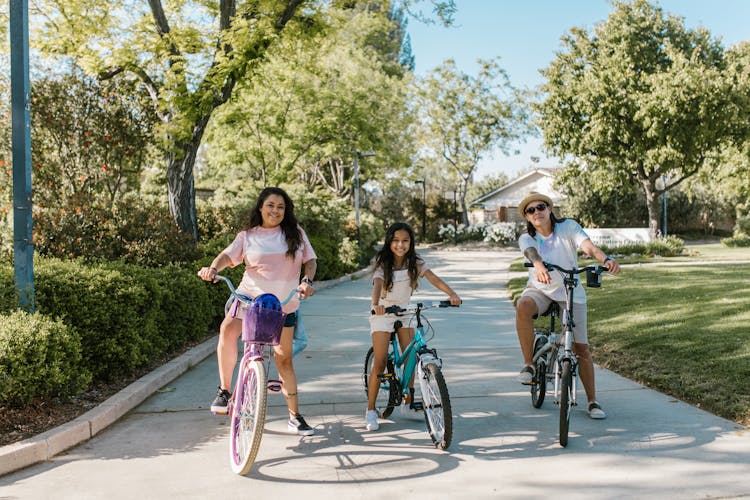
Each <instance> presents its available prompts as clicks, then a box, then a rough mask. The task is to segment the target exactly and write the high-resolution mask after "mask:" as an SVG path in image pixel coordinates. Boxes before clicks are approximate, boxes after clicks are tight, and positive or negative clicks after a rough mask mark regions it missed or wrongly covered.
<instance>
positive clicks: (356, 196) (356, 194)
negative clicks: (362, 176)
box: [354, 151, 362, 245]
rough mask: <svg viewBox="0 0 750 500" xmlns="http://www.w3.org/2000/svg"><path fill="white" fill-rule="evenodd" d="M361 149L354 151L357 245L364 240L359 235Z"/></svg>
mask: <svg viewBox="0 0 750 500" xmlns="http://www.w3.org/2000/svg"><path fill="white" fill-rule="evenodd" d="M358 159H359V151H355V152H354V225H355V226H357V245H361V242H362V240H361V239H360V235H359V163H358V162H357V160H358Z"/></svg>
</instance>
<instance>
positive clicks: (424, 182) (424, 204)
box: [422, 178, 427, 242]
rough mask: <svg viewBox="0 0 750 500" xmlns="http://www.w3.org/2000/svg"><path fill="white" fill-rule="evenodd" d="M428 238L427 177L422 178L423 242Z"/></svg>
mask: <svg viewBox="0 0 750 500" xmlns="http://www.w3.org/2000/svg"><path fill="white" fill-rule="evenodd" d="M426 239H427V179H425V178H423V179H422V242H424V241H425V240H426Z"/></svg>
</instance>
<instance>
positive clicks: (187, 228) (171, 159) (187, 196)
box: [167, 114, 211, 242]
mask: <svg viewBox="0 0 750 500" xmlns="http://www.w3.org/2000/svg"><path fill="white" fill-rule="evenodd" d="M210 116H211V115H210V114H208V115H206V116H203V117H202V118H200V119H199V121H198V123H196V125H195V127H193V135H192V137H191V138H190V140H189V141H185V142H182V143H179V144H177V145H176V146H175V149H174V150H173V151H172V152H170V153H169V154H168V156H167V191H168V197H169V212H170V213H171V214H172V217H173V218H174V220H175V222H176V223H177V227H179V228H180V231H183V232H186V233H189V234H191V235H192V236H193V240H194V241H196V242H197V241H198V221H197V218H196V213H195V177H194V166H195V159H196V157H197V155H198V148H199V147H200V145H201V140H202V139H203V133H204V132H205V130H206V124H208V119H209V117H210Z"/></svg>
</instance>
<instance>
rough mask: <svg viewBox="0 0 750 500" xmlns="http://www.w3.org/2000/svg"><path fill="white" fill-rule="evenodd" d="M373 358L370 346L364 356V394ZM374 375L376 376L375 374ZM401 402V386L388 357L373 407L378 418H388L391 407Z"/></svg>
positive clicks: (367, 386)
mask: <svg viewBox="0 0 750 500" xmlns="http://www.w3.org/2000/svg"><path fill="white" fill-rule="evenodd" d="M374 360H375V351H374V350H373V348H372V347H370V349H369V350H368V351H367V355H366V356H365V372H364V382H365V394H367V393H368V391H369V389H368V388H369V385H368V384H369V382H370V377H371V376H373V375H372V363H373V361H374ZM374 376H376V377H377V376H378V375H377V374H375V375H374ZM400 402H401V386H400V384H399V383H398V379H396V372H395V370H394V368H393V360H391V359H388V360H387V361H386V363H385V372H383V377H382V378H381V380H380V390H379V391H378V398H377V400H375V409H376V410H377V412H378V415H379V416H380V418H388V417H390V416H391V413H393V408H394V407H396V406H397V405H398V404H399V403H400Z"/></svg>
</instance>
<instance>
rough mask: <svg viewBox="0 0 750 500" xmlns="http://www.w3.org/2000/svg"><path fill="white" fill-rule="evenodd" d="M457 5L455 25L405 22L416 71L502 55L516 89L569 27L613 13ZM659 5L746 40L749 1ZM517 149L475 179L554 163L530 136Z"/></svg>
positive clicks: (584, 1) (567, 5)
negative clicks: (445, 62)
mask: <svg viewBox="0 0 750 500" xmlns="http://www.w3.org/2000/svg"><path fill="white" fill-rule="evenodd" d="M456 5H457V8H458V12H457V14H456V23H455V27H452V28H445V27H443V26H439V25H425V24H423V23H420V22H418V21H416V20H413V19H412V20H410V22H409V28H408V31H409V35H410V36H411V47H412V53H413V54H414V57H415V60H416V72H417V74H418V75H424V74H426V73H427V72H429V70H430V69H432V68H434V67H435V66H438V65H439V64H440V63H441V62H442V61H443V60H444V59H446V58H449V57H450V58H453V59H454V60H455V61H456V64H457V65H458V67H459V68H460V69H461V70H462V71H464V72H465V73H468V74H475V72H476V68H477V66H476V60H477V58H480V57H481V58H485V59H487V58H491V57H497V56H499V57H500V65H501V66H502V67H503V68H504V69H505V70H506V71H507V72H508V76H509V77H510V80H511V83H512V84H513V85H514V86H516V87H519V88H524V87H528V88H532V87H535V86H537V85H539V84H540V83H541V82H542V78H541V76H540V75H539V70H540V69H542V68H544V67H545V66H547V65H548V64H549V62H550V61H552V59H554V57H555V52H556V51H557V50H558V49H559V47H560V37H561V36H562V35H563V34H565V33H567V32H568V31H569V30H570V28H572V27H575V26H580V27H585V28H586V29H588V30H591V28H593V27H594V26H595V25H596V24H598V23H600V22H602V21H604V20H606V18H607V16H608V15H609V12H610V11H611V4H610V3H609V2H608V1H606V0H456ZM658 5H660V6H661V7H662V9H663V10H664V11H666V12H668V13H671V14H674V15H678V16H681V17H683V18H684V20H685V24H686V25H687V26H688V27H691V28H695V27H698V26H703V27H704V28H707V29H708V30H709V31H710V32H711V33H712V35H713V36H714V37H717V38H721V40H722V43H723V44H724V46H725V47H729V46H732V45H734V44H736V43H738V42H740V41H743V40H750V0H662V1H660V2H658ZM423 6H424V4H423ZM514 149H518V150H520V152H519V154H517V155H513V156H505V155H503V154H502V153H500V152H498V153H496V154H494V155H492V157H489V156H490V155H488V157H487V158H485V159H483V160H482V162H481V163H480V164H479V167H478V168H477V177H476V178H477V179H478V178H481V177H484V176H485V175H489V174H496V173H500V172H502V173H505V174H507V175H509V176H511V177H513V176H515V175H516V174H517V173H518V172H519V171H521V170H523V169H525V168H528V167H529V166H530V165H531V164H532V163H531V157H532V156H539V157H541V158H542V160H541V161H540V162H539V166H555V165H557V164H558V161H557V160H556V159H554V158H547V157H546V156H545V155H544V153H543V152H542V151H541V140H540V139H534V138H531V139H529V140H527V142H526V143H525V144H524V143H519V144H517V145H514Z"/></svg>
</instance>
